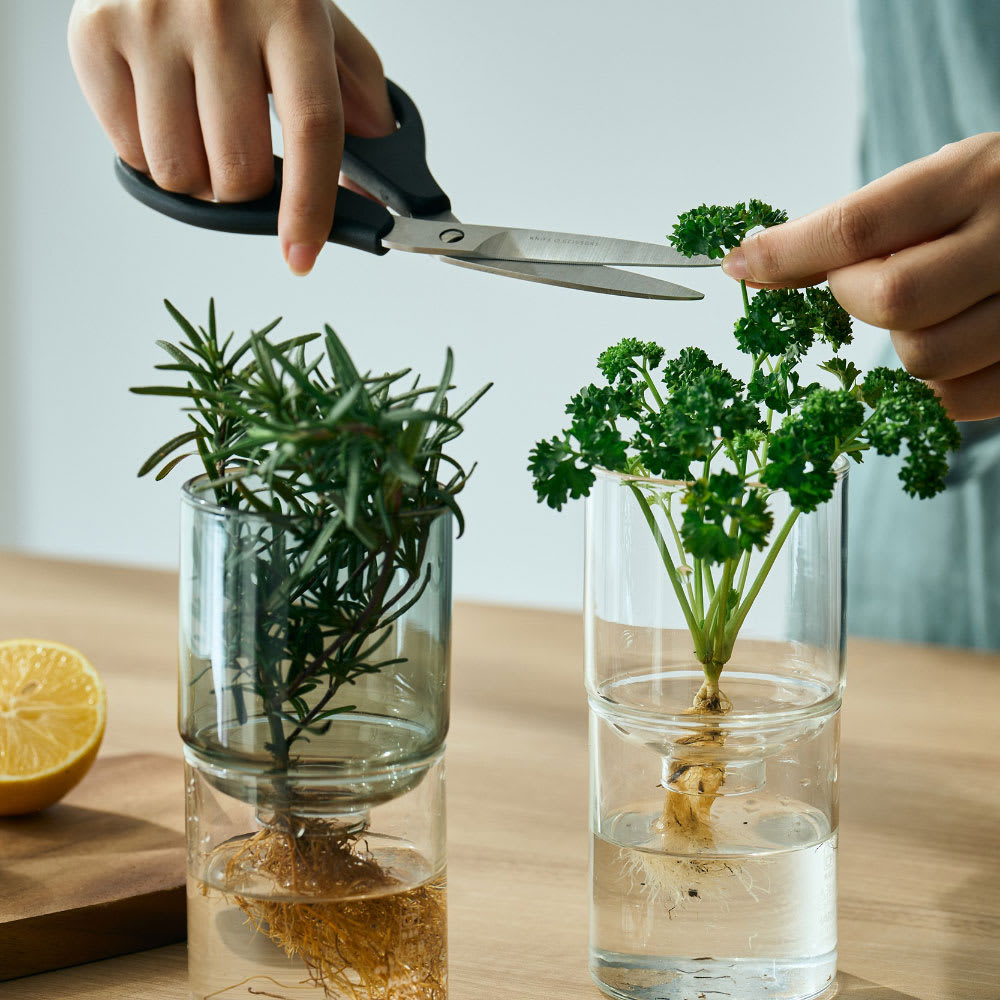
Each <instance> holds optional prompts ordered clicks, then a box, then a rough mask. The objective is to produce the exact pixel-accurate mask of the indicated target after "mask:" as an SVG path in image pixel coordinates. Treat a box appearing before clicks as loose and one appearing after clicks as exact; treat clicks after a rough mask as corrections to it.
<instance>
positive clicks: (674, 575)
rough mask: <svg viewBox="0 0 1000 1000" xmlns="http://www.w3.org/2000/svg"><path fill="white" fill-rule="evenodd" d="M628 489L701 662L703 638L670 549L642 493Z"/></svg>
mask: <svg viewBox="0 0 1000 1000" xmlns="http://www.w3.org/2000/svg"><path fill="white" fill-rule="evenodd" d="M629 489H630V490H631V491H632V493H633V495H634V496H635V498H636V500H637V501H638V502H639V507H640V509H641V510H642V513H643V516H644V517H645V518H646V524H647V525H649V530H650V531H651V532H652V534H653V538H654V539H655V541H656V547H657V548H658V549H659V551H660V558H661V559H662V560H663V565H664V566H665V567H666V570H667V574H668V576H669V577H670V583H671V584H672V586H673V588H674V594H675V595H676V597H677V602H678V604H680V607H681V611H682V613H683V614H684V620H685V621H686V622H687V626H688V631H689V632H690V633H691V639H692V641H693V642H694V646H695V655H696V656H697V657H698V659H699V661H701V660H703V659H704V656H705V642H704V638H703V636H702V634H701V629H700V628H699V626H698V622H697V621H696V620H695V617H694V614H693V612H692V611H691V605H690V604H689V603H688V600H687V596H686V595H685V593H684V587H683V585H682V584H681V581H680V575H679V574H678V572H677V567H676V566H674V563H673V560H672V559H671V558H670V549H669V548H668V547H667V542H666V539H664V537H663V534H662V533H661V531H660V526H659V525H658V524H657V523H656V518H655V517H653V512H652V510H650V507H649V504H648V503H647V502H646V498H645V497H644V496H643V495H642V491H641V490H640V489H639V488H638V487H637V486H636V485H635V483H629Z"/></svg>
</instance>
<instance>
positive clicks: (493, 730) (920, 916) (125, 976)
mask: <svg viewBox="0 0 1000 1000" xmlns="http://www.w3.org/2000/svg"><path fill="white" fill-rule="evenodd" d="M175 595H176V580H175V578H174V577H173V576H172V574H168V573H156V572H150V571H141V570H132V569H120V568H114V567H104V566H85V565H78V564H71V563H62V562H54V561H46V560H39V559H32V558H28V557H24V556H4V557H0V636H8V635H10V636H13V635H24V634H37V635H42V636H44V637H47V638H52V639H57V640H60V641H63V642H68V643H70V644H72V645H77V646H79V647H80V648H81V649H82V650H83V651H84V652H85V653H86V654H87V656H88V657H89V658H90V659H91V661H92V662H93V663H94V664H95V665H96V666H97V668H98V670H100V671H101V673H102V675H103V676H104V677H105V679H106V681H107V684H108V689H109V703H110V716H109V722H108V732H107V735H106V738H105V739H106V748H105V750H104V751H103V753H121V752H127V751H135V750H140V749H147V750H156V751H157V752H161V753H172V754H174V755H177V756H179V753H180V747H179V742H178V738H177V736H176V733H175V721H174V711H175V709H174V704H175V697H176V692H175V688H176V679H175V670H176V596H175ZM582 658H583V642H582V630H581V622H580V618H579V616H577V615H572V614H563V613H556V612H546V611H538V610H528V609H516V610H515V609H510V608H496V607H484V606H474V605H460V606H459V607H458V608H457V609H456V613H455V639H454V650H453V657H452V662H453V668H454V689H453V714H452V718H453V723H452V730H451V735H450V736H449V748H448V810H449V816H448V831H449V859H450V860H449V923H450V950H451V983H452V990H451V992H452V996H453V997H454V998H456V1000H506V998H510V1000H522V998H523V1000H529V998H530V1000H538V998H550V997H551V998H558V1000H577V998H579V1000H584V998H586V1000H597V998H598V997H599V996H600V994H599V993H598V992H597V990H596V988H595V987H594V986H593V985H592V984H591V982H590V980H589V977H588V974H587V950H586V949H587V897H588V876H587V842H588V833H587V830H588V825H587V822H588V821H587V750H586V702H585V699H584V695H583V684H582ZM848 663H849V675H850V682H849V685H848V696H847V701H846V706H845V713H844V728H843V753H842V810H841V820H842V824H841V842H840V871H841V875H840V901H841V919H840V966H841V969H842V970H843V973H842V975H841V977H840V982H839V985H838V996H851V997H857V998H858V1000H998V998H1000V948H998V945H997V942H998V940H1000V868H998V866H997V860H996V859H997V857H998V848H1000V736H998V732H997V729H998V727H997V722H996V706H997V705H998V704H1000V655H995V654H986V653H970V652H963V651H958V650H949V649H942V648H930V647H912V646H904V645H896V644H887V643H876V642H863V641H854V642H851V643H850V644H849V651H848ZM81 787H82V786H81ZM143 995H149V996H156V997H158V998H164V1000H181V998H186V997H187V991H186V982H185V965H184V952H183V947H181V946H173V947H170V948H164V949H158V950H155V951H149V952H144V953H141V954H138V955H131V956H127V957H124V958H116V959H111V960H108V961H105V962H98V963H93V964H90V965H86V966H81V967H79V968H75V969H65V970H62V971H60V972H53V973H47V974H45V975H41V976H33V977H30V978H27V979H20V980H17V981H15V982H10V983H5V984H3V985H2V986H0V998H2V1000H43V998H44V1000H48V998H50V997H54V996H58V997H72V998H76V997H80V998H90V997H93V998H98V997H100V998H102V1000H104V998H109V1000H126V998H127V1000H132V998H134V997H137V996H143Z"/></svg>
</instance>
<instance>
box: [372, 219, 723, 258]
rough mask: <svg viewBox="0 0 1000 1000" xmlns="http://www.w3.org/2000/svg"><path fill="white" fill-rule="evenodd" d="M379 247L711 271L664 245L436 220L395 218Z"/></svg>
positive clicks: (409, 250)
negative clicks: (691, 268) (699, 268)
mask: <svg viewBox="0 0 1000 1000" xmlns="http://www.w3.org/2000/svg"><path fill="white" fill-rule="evenodd" d="M382 244H383V246H387V247H390V248H391V249H393V250H405V251H408V252H410V253H433V254H439V255H444V256H448V257H481V258H485V259H487V260H507V261H510V260H518V261H534V262H537V263H553V264H609V265H612V266H629V267H713V266H715V265H717V264H718V263H719V262H718V261H717V260H711V259H709V258H708V257H702V256H696V257H685V256H684V255H683V254H682V253H680V252H679V251H677V250H675V249H674V248H673V247H671V246H667V245H666V244H662V243H640V242H637V241H636V240H618V239H613V238H611V237H609V236H584V235H582V234H580V233H555V232H550V231H548V230H544V229H504V228H502V227H500V226H472V225H466V224H464V223H461V222H459V221H458V220H457V219H455V220H453V221H442V220H439V219H427V218H407V217H405V216H399V217H398V218H396V219H395V221H394V224H393V227H392V229H391V230H390V231H389V232H388V233H387V234H386V235H385V236H383V237H382Z"/></svg>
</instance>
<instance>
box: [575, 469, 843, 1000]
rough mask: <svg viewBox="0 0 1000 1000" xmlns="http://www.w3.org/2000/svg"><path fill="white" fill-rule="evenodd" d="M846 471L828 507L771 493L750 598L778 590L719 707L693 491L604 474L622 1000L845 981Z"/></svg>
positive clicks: (597, 728) (595, 806) (741, 578)
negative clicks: (685, 539)
mask: <svg viewBox="0 0 1000 1000" xmlns="http://www.w3.org/2000/svg"><path fill="white" fill-rule="evenodd" d="M836 473H837V481H836V486H835V490H834V495H833V498H832V499H831V500H830V501H829V502H827V503H826V504H824V505H822V506H821V507H819V508H818V509H817V510H816V511H815V512H813V513H810V514H799V515H797V516H795V517H793V518H791V520H789V518H790V515H791V513H792V512H791V509H790V506H789V504H788V499H787V497H786V496H785V495H784V494H782V493H774V494H772V495H771V496H770V498H769V504H770V507H771V509H772V510H773V512H774V525H775V526H774V529H773V530H772V533H771V546H770V547H769V548H768V549H765V551H764V552H758V551H756V550H753V554H752V555H751V556H749V557H747V559H746V566H745V570H744V567H743V566H742V565H741V566H740V569H739V572H738V573H736V574H734V580H733V585H734V586H740V590H741V592H743V593H750V592H751V590H752V588H753V586H754V584H755V582H756V581H758V580H763V581H764V582H763V585H762V586H761V587H760V589H759V592H758V593H757V595H756V598H755V599H754V601H753V603H752V606H751V607H750V609H749V613H748V614H747V616H746V618H745V620H744V621H743V624H742V627H740V628H739V629H738V634H737V637H736V639H735V641H734V642H733V644H732V655H731V657H730V658H729V660H728V662H726V664H725V667H724V669H723V670H722V672H721V675H719V678H718V687H719V691H720V695H719V698H720V700H721V704H722V705H723V706H724V707H723V708H722V709H721V710H716V711H711V712H709V711H706V710H705V709H704V708H700V707H699V705H703V704H704V702H703V701H700V699H701V697H702V692H703V691H704V683H705V681H706V673H705V670H704V669H703V665H702V662H699V658H698V656H697V655H696V652H695V648H694V647H695V644H694V642H693V639H692V632H691V630H690V628H689V622H688V620H687V618H686V616H685V615H684V613H683V612H682V608H681V605H680V601H679V599H678V596H677V589H676V588H677V586H680V587H681V588H683V590H684V593H685V594H686V595H691V598H692V599H691V600H690V601H689V607H695V606H697V604H698V598H700V599H701V600H702V602H703V604H704V602H707V601H708V599H709V595H710V594H711V586H712V584H713V583H719V579H718V575H716V578H715V579H714V580H711V579H709V578H708V576H707V575H706V570H705V567H704V566H699V565H698V563H697V562H696V561H695V560H694V559H691V558H690V557H689V556H688V555H687V554H686V553H685V552H684V550H683V547H682V546H681V545H680V544H679V543H680V541H681V536H680V533H679V531H677V532H675V530H674V529H675V528H677V527H678V526H679V524H680V518H681V516H682V513H683V507H682V506H681V504H680V500H681V495H682V493H683V484H677V483H668V482H662V481H655V480H643V479H635V478H634V477H627V476H621V475H616V474H610V473H601V474H599V475H598V480H597V483H596V484H595V487H594V489H593V492H592V494H591V496H590V498H589V499H588V501H587V530H586V570H585V580H586V583H585V619H586V625H585V627H586V639H585V648H586V685H587V694H588V700H589V708H590V752H591V829H592V835H593V836H592V852H591V872H592V901H591V929H590V965H591V975H592V977H593V978H594V980H595V982H596V983H597V985H598V986H599V987H600V988H601V989H602V990H603V991H604V992H605V993H606V994H608V995H609V996H612V997H616V998H619V1000H653V998H655V1000H694V998H698V997H706V998H707V997H713V996H732V997H739V998H740V1000H753V998H757V997H761V998H763V997H767V998H773V1000H805V998H808V997H815V996H818V995H820V994H821V993H822V992H823V991H824V990H825V989H827V988H828V987H830V986H831V984H832V982H833V980H834V977H835V974H836V956H837V907H836V856H837V825H838V813H837V808H838V805H837V768H838V750H839V711H840V705H841V698H842V693H843V686H844V656H843V642H844V613H843V608H844V600H843V587H844V560H845V548H844V544H845V535H844V525H845V513H846V486H847V483H846V463H842V464H841V465H839V466H838V467H837V469H836ZM650 519H652V520H650ZM784 526H787V531H786V532H784V534H782V529H783V527H784ZM654 529H655V530H654ZM657 539H659V540H660V541H659V542H658V541H657ZM663 546H666V548H667V549H668V551H667V553H666V555H665V554H664V552H663V551H661V549H662V548H663ZM769 553H770V558H773V562H772V563H771V565H770V567H769V571H767V572H765V573H763V574H761V570H762V567H763V564H764V561H765V559H768V558H769ZM668 557H669V558H670V560H671V561H672V563H673V564H674V565H675V566H676V567H677V572H676V573H675V574H674V576H673V578H672V577H671V574H670V573H668V572H667V569H666V564H665V562H664V559H665V558H668ZM763 568H764V569H765V570H766V569H767V567H763ZM695 574H698V575H699V576H700V577H701V581H700V584H701V587H702V588H703V589H702V590H701V591H700V592H698V593H696V591H695V582H694V581H693V580H692V576H694V575H695ZM696 624H697V622H696Z"/></svg>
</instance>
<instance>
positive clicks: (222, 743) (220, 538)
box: [180, 478, 452, 813]
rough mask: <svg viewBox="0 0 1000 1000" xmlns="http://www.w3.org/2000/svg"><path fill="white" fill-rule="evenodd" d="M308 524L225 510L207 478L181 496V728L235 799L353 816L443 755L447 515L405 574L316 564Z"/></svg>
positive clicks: (373, 557)
mask: <svg viewBox="0 0 1000 1000" xmlns="http://www.w3.org/2000/svg"><path fill="white" fill-rule="evenodd" d="M301 527H302V526H301V525H299V524H297V523H296V521H295V520H294V519H293V518H290V517H287V516H284V515H281V514H278V513H267V512H265V513H260V512H257V511H245V510H235V509H231V508H227V507H223V506H220V505H219V504H218V503H216V501H215V497H214V495H213V492H212V489H211V487H210V485H209V484H208V483H207V482H206V481H205V480H204V478H200V479H196V480H192V481H191V482H190V483H188V484H187V485H186V486H185V488H184V492H183V503H182V524H181V529H182V534H181V537H182V550H181V583H180V587H181V593H180V609H181V615H180V731H181V735H182V737H183V739H184V742H185V746H186V751H187V754H188V756H189V757H190V758H197V761H198V763H199V766H200V767H201V768H202V769H203V770H204V772H205V773H206V774H209V775H212V774H214V775H216V776H217V780H219V781H220V782H223V783H225V785H226V788H227V790H228V791H229V793H230V794H235V795H238V796H250V797H251V798H252V799H253V801H254V802H256V803H257V804H259V805H261V806H262V807H263V808H265V809H266V808H268V807H269V805H273V804H274V803H273V802H272V801H271V800H274V799H277V800H278V801H279V803H280V805H281V808H286V807H291V808H293V809H294V810H295V811H296V812H298V813H302V812H314V813H322V812H323V811H324V810H330V809H333V810H334V811H346V812H350V811H357V810H359V809H363V808H364V807H365V805H366V804H368V805H370V804H373V803H377V802H380V801H385V800H386V799H389V798H392V797H394V796H397V795H400V794H402V793H404V792H406V791H407V790H408V789H410V788H412V787H413V786H414V785H415V784H416V783H418V782H419V781H420V780H421V779H422V777H423V775H424V773H425V772H426V770H427V763H426V762H427V761H428V760H429V759H430V758H432V757H433V756H434V755H435V754H436V753H437V752H438V751H439V750H440V749H441V747H442V746H443V743H444V737H445V733H446V731H447V727H448V675H449V655H448V654H449V639H450V617H451V538H452V522H451V515H450V514H448V513H445V514H442V515H440V516H439V517H437V518H435V519H434V520H433V521H431V522H429V523H428V524H427V526H426V528H425V530H423V532H422V533H421V534H420V535H419V536H418V538H417V540H416V543H415V546H417V547H415V548H414V551H412V552H408V553H407V554H406V558H407V559H408V560H409V565H408V566H406V567H404V566H402V565H394V564H393V563H392V561H391V560H390V559H388V558H387V557H386V556H385V554H384V553H380V552H377V551H376V552H373V553H371V554H370V557H369V559H368V560H367V562H368V564H367V565H358V564H351V563H341V564H338V563H337V561H336V558H335V557H336V549H335V548H334V549H333V550H330V549H329V548H327V549H324V551H323V553H322V558H321V559H318V560H316V559H315V558H314V555H315V554H313V553H311V552H310V551H309V549H308V548H307V547H306V546H305V545H304V544H303V543H302V536H303V535H304V534H306V533H305V532H303V531H302V530H301ZM310 527H313V528H314V527H315V526H310ZM315 534H316V532H315V531H313V533H312V535H311V536H308V537H314V536H315ZM310 560H313V564H312V565H310ZM397 561H398V560H397ZM373 595H374V596H373ZM359 623H360V625H359Z"/></svg>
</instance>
